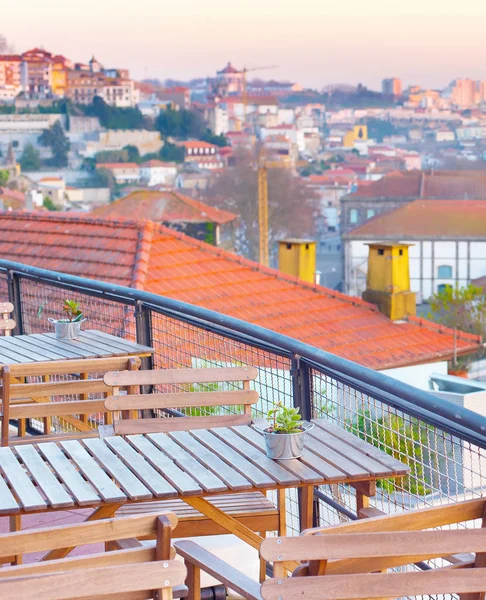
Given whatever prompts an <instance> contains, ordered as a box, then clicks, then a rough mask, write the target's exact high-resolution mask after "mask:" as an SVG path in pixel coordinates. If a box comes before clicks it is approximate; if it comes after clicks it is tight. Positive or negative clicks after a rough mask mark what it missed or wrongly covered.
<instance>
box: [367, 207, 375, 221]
mask: <svg viewBox="0 0 486 600" xmlns="http://www.w3.org/2000/svg"><path fill="white" fill-rule="evenodd" d="M374 216H375V209H374V208H368V210H367V211H366V218H367V219H371V217H374Z"/></svg>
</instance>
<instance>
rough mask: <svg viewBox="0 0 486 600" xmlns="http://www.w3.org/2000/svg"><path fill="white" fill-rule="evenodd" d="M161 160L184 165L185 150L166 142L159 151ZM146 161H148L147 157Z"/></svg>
mask: <svg viewBox="0 0 486 600" xmlns="http://www.w3.org/2000/svg"><path fill="white" fill-rule="evenodd" d="M159 158H160V160H163V161H164V162H176V163H182V162H184V148H183V147H182V146H176V145H175V144H171V143H170V142H167V141H166V142H165V143H164V145H163V146H162V148H161V149H160V151H159ZM144 159H145V160H147V159H146V157H144Z"/></svg>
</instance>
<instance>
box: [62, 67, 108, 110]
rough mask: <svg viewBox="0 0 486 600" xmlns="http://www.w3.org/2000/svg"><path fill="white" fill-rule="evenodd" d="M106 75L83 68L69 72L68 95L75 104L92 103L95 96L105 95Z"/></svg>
mask: <svg viewBox="0 0 486 600" xmlns="http://www.w3.org/2000/svg"><path fill="white" fill-rule="evenodd" d="M104 85H105V76H104V75H103V74H102V73H92V72H91V71H85V70H82V69H75V70H71V71H68V72H67V91H66V97H67V98H68V99H69V100H71V101H72V102H74V103H75V104H91V103H92V102H93V100H94V98H95V96H100V97H101V96H103V87H104Z"/></svg>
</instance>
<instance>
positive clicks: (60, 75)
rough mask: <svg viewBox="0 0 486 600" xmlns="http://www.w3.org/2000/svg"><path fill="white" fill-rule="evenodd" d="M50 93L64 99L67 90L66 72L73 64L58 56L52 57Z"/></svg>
mask: <svg viewBox="0 0 486 600" xmlns="http://www.w3.org/2000/svg"><path fill="white" fill-rule="evenodd" d="M52 61H53V65H52V93H53V94H54V95H55V96H60V97H64V96H65V95H66V92H67V89H68V72H69V70H70V69H72V68H73V67H74V65H73V63H72V62H71V61H70V60H68V59H67V58H66V57H65V56H62V55H60V54H58V55H56V56H53V57H52Z"/></svg>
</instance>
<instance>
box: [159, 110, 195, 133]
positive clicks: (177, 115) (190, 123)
mask: <svg viewBox="0 0 486 600" xmlns="http://www.w3.org/2000/svg"><path fill="white" fill-rule="evenodd" d="M155 129H156V130H157V131H159V132H160V134H161V135H163V136H165V137H167V136H171V137H177V138H183V139H187V138H196V139H202V138H201V136H202V135H203V134H204V133H205V131H206V126H205V124H204V121H203V118H202V116H201V115H200V113H198V112H196V111H193V110H173V109H172V108H168V109H167V110H164V111H162V112H161V113H160V114H159V116H158V117H157V119H156V120H155Z"/></svg>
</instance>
